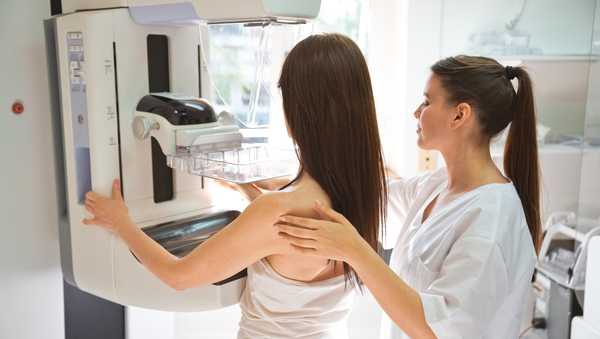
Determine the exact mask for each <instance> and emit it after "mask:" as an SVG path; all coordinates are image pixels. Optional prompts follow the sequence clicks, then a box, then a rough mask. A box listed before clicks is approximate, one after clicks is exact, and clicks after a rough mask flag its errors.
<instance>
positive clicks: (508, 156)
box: [504, 67, 541, 251]
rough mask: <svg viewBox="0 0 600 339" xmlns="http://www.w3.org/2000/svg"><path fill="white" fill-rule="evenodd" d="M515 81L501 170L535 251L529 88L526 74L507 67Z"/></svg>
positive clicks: (535, 168) (537, 226)
mask: <svg viewBox="0 0 600 339" xmlns="http://www.w3.org/2000/svg"><path fill="white" fill-rule="evenodd" d="M511 71H512V72H514V75H515V77H516V78H517V79H518V81H519V85H518V86H519V87H518V89H517V95H516V98H515V100H514V102H513V110H512V112H513V119H512V123H511V125H510V128H509V130H508V138H507V140H506V145H505V146H504V173H505V174H506V175H507V176H508V177H509V178H510V180H512V182H513V184H514V185H515V188H516V189H517V192H518V193H519V198H520V199H521V204H523V210H524V211H525V218H526V219H527V225H528V226H529V232H530V233H531V237H532V239H533V243H534V245H535V249H536V251H537V250H539V245H540V240H541V239H540V232H541V220H540V178H539V176H540V174H539V163H538V148H537V132H536V119H535V108H534V103H533V89H532V85H531V79H530V78H529V74H527V72H526V71H525V70H524V69H522V68H520V67H515V68H511Z"/></svg>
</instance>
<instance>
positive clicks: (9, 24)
mask: <svg viewBox="0 0 600 339" xmlns="http://www.w3.org/2000/svg"><path fill="white" fill-rule="evenodd" d="M48 16H50V1H40V0H2V1H1V2H0V42H1V44H2V48H0V154H1V156H2V160H1V161H0V163H1V165H2V166H1V169H0V188H1V190H2V195H1V198H0V214H1V215H2V222H0V224H1V225H2V226H1V227H2V235H1V236H0V304H1V305H2V310H1V311H0V338H11V339H12V338H19V339H30V338H31V339H38V338H45V339H54V338H63V337H64V335H63V332H64V330H63V306H62V305H63V299H62V276H61V273H60V266H59V248H58V235H57V225H56V219H57V217H56V214H57V211H56V207H55V206H56V204H55V202H56V198H55V186H54V180H55V177H54V175H55V172H54V163H53V161H54V160H53V159H54V157H53V147H52V130H51V120H50V119H51V117H50V111H49V104H48V103H49V99H48V96H49V94H48V80H47V75H46V74H47V71H46V57H45V54H46V53H45V45H44V31H43V22H42V20H43V19H45V18H47V17H48ZM15 99H21V100H23V101H24V103H25V112H24V113H23V114H21V115H19V116H17V115H14V114H13V113H12V112H11V105H12V103H13V101H14V100H15Z"/></svg>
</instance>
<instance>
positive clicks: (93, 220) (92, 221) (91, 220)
mask: <svg viewBox="0 0 600 339" xmlns="http://www.w3.org/2000/svg"><path fill="white" fill-rule="evenodd" d="M82 222H83V224H84V225H100V224H101V222H100V220H99V219H98V218H85V219H83V220H82Z"/></svg>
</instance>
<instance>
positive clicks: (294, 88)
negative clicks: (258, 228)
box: [279, 34, 387, 284]
mask: <svg viewBox="0 0 600 339" xmlns="http://www.w3.org/2000/svg"><path fill="white" fill-rule="evenodd" d="M279 87H280V88H281V93H282V97H283V109H284V114H285V118H286V121H287V124H288V127H289V130H290V134H291V137H292V139H293V140H294V142H295V143H296V145H297V146H298V159H299V160H300V166H301V169H300V172H299V174H298V176H297V177H296V179H294V181H295V180H297V179H298V178H299V177H300V176H301V175H302V173H303V172H307V173H308V174H310V175H311V176H312V177H313V178H314V179H315V180H316V181H317V183H318V184H319V185H320V186H321V188H322V189H323V190H324V191H325V192H326V193H327V195H328V196H329V198H330V199H331V203H332V207H333V209H335V210H336V211H338V212H339V213H341V214H343V215H344V216H346V218H347V219H348V220H349V221H350V222H351V223H352V224H353V225H354V227H355V228H356V229H357V230H358V233H360V235H361V236H362V237H363V238H364V239H365V240H366V241H367V243H369V245H371V247H372V248H373V249H375V250H378V239H379V235H380V232H383V223H384V219H385V211H386V204H387V189H386V187H387V186H386V182H385V169H384V162H383V155H382V150H381V143H380V140H379V131H378V126H377V117H376V112H375V102H374V99H373V90H372V87H371V78H370V76H369V70H368V67H367V63H366V61H365V58H364V57H363V54H362V53H361V51H360V49H359V47H358V46H357V45H356V44H355V43H354V42H353V41H352V40H351V39H349V38H347V37H345V36H343V35H340V34H317V35H311V36H309V37H308V38H306V39H304V40H302V41H301V42H299V43H298V44H297V45H296V46H295V47H294V48H293V49H292V50H291V51H290V53H289V54H288V56H287V58H286V59H285V62H284V64H283V68H282V70H281V76H280V78H279ZM344 275H345V276H346V281H347V282H348V281H350V282H351V283H352V284H354V283H358V284H360V279H359V278H358V276H357V275H356V272H354V271H353V270H352V269H351V268H350V267H349V266H348V265H347V264H346V263H344Z"/></svg>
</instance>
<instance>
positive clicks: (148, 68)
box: [0, 0, 600, 339]
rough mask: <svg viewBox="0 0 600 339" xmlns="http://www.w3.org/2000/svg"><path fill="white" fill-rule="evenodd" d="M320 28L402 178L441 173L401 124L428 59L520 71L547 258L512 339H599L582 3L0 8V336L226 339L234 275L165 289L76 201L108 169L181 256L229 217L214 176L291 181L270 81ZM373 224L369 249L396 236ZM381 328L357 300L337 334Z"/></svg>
mask: <svg viewBox="0 0 600 339" xmlns="http://www.w3.org/2000/svg"><path fill="white" fill-rule="evenodd" d="M300 31H302V32H300ZM318 32H339V33H342V34H345V35H348V36H349V37H351V38H352V39H354V41H355V42H357V44H358V45H359V46H360V48H361V50H362V51H363V53H364V54H365V56H366V58H367V61H368V63H369V71H370V73H371V76H372V78H371V79H372V85H373V91H374V92H373V93H374V96H375V99H376V108H377V114H378V116H377V119H378V121H379V125H380V135H381V137H382V145H383V147H384V151H385V160H386V165H390V168H392V169H393V170H394V171H395V172H396V173H398V174H400V175H406V176H414V175H417V174H419V172H421V171H424V170H435V169H436V168H438V167H441V166H443V165H444V164H443V159H441V158H440V157H439V156H438V155H437V154H435V152H427V151H422V150H418V149H417V147H415V138H414V137H415V133H414V128H415V119H414V117H413V116H412V113H413V112H414V109H415V108H416V107H418V106H419V105H420V104H421V102H422V101H423V85H425V84H426V82H427V79H428V77H429V75H430V68H429V67H430V66H431V65H432V64H433V63H434V62H435V61H437V60H439V59H441V58H444V57H448V56H451V55H457V54H472V55H482V56H489V57H493V58H495V59H497V60H499V61H500V62H501V63H502V64H504V65H509V66H523V67H524V68H526V69H527V71H528V72H529V74H530V75H531V77H532V82H533V84H534V97H535V99H536V114H537V120H538V121H537V122H538V152H539V162H540V167H541V172H542V173H541V180H542V182H541V190H542V211H541V214H542V221H544V222H545V228H544V231H545V232H546V239H547V241H548V242H547V244H548V246H547V248H546V249H544V251H543V254H542V255H540V257H539V259H540V261H539V263H538V270H537V273H536V277H535V278H534V280H535V281H532V286H531V293H530V296H529V300H523V307H524V311H523V319H522V324H521V329H522V335H521V337H520V338H519V339H550V338H557V339H569V338H572V339H600V288H599V286H600V238H599V236H598V235H596V236H593V234H594V233H593V232H592V230H593V229H594V227H596V226H594V225H596V222H597V221H598V219H599V218H600V199H599V198H598V197H600V180H599V179H598V178H599V177H598V173H600V62H599V61H600V0H574V1H567V0H428V1H419V0H323V1H321V0H214V1H210V0H3V1H0V36H1V37H2V38H1V39H0V40H1V41H2V43H3V48H2V52H1V53H0V61H1V62H0V65H2V66H0V67H2V71H1V72H0V74H2V80H1V81H0V91H1V92H2V95H1V96H0V107H3V108H4V109H3V110H1V111H0V128H1V129H2V132H1V135H2V143H0V152H1V154H2V156H3V161H2V165H3V166H2V175H0V184H1V185H2V187H3V193H4V194H3V197H4V199H3V201H2V203H1V204H0V206H3V209H2V216H3V222H2V225H3V233H2V237H0V277H2V279H1V280H0V281H2V282H1V283H0V300H1V301H2V304H3V306H4V310H3V312H1V314H2V315H0V338H23V339H30V338H31V339H37V338H48V339H73V338H86V339H99V338H115V339H192V338H194V339H196V338H210V339H213V338H231V337H234V335H235V333H236V330H237V329H236V327H237V324H238V321H239V319H240V314H239V312H240V311H239V307H238V306H236V304H237V303H238V300H239V297H240V293H241V292H242V291H243V288H244V284H245V277H244V276H245V272H244V271H242V272H238V273H237V274H235V275H233V276H232V277H229V278H228V279H225V280H223V281H221V282H219V283H218V284H214V285H209V286H204V287H199V288H192V289H187V290H185V291H175V290H172V289H171V288H170V287H168V286H166V285H165V284H164V283H162V282H161V281H160V280H159V279H158V278H156V277H154V276H153V275H152V274H151V273H150V272H149V271H148V270H147V269H146V268H144V267H143V266H142V265H141V264H140V263H139V262H138V261H137V259H136V258H135V256H134V255H133V254H132V253H131V252H130V251H129V249H128V248H127V247H126V246H125V245H124V244H123V243H122V242H121V241H119V240H118V239H117V238H116V237H115V236H113V235H112V234H110V233H109V232H107V231H105V230H103V229H101V228H98V227H89V226H86V225H82V224H81V220H82V219H83V218H84V217H86V216H87V215H86V212H85V209H84V206H83V205H82V202H83V200H84V198H85V197H84V195H85V193H86V192H87V191H90V190H93V191H96V192H98V193H100V194H103V195H107V194H109V192H110V188H111V183H112V181H113V179H115V178H119V179H120V180H121V184H122V185H121V187H122V193H123V196H124V199H125V201H126V203H127V206H128V208H129V212H130V214H131V216H132V218H133V221H134V222H135V223H136V224H137V225H139V226H140V227H141V229H142V230H143V231H144V232H145V233H146V234H147V235H149V236H150V237H151V238H152V239H154V240H155V241H156V242H157V243H159V244H160V245H161V246H162V247H164V248H165V249H166V250H168V251H169V252H170V253H172V254H173V255H175V256H178V257H183V256H184V255H186V254H187V253H189V252H190V251H192V250H193V249H194V248H196V247H197V246H198V245H199V244H201V243H202V242H203V241H205V240H206V239H208V238H209V237H210V236H211V235H212V234H214V233H215V232H217V231H219V230H220V229H222V227H223V226H225V225H227V224H228V223H230V222H231V221H232V220H234V219H235V218H236V217H237V216H238V215H239V214H240V211H241V210H242V209H243V207H244V206H245V205H244V203H245V202H244V201H243V199H242V198H241V197H240V196H239V194H237V193H236V192H233V191H228V190H227V189H224V188H223V187H221V186H219V185H217V184H216V182H215V180H214V179H218V180H222V181H229V182H233V183H248V182H255V181H257V180H260V179H266V178H275V177H279V176H281V175H287V174H290V173H291V174H292V175H293V174H295V172H294V170H295V169H297V158H296V154H295V153H294V149H293V147H291V148H289V149H282V148H280V147H279V146H280V145H282V144H283V142H281V143H280V141H283V140H284V138H287V131H286V128H285V121H284V117H283V114H282V112H281V109H282V105H281V102H278V101H277V100H278V99H279V98H278V97H277V96H278V95H279V90H278V89H277V86H276V85H277V84H276V82H277V81H276V79H277V77H278V76H279V71H280V69H281V65H280V64H279V62H280V61H282V60H283V58H284V57H285V55H286V53H287V52H288V51H289V50H290V49H291V47H292V46H293V45H294V44H295V43H296V42H297V41H299V40H300V39H302V37H303V35H305V34H311V33H318ZM267 78H268V79H267ZM515 85H516V83H515ZM275 133H277V137H279V135H281V136H282V139H281V140H279V139H278V140H277V141H275V140H274V138H273V135H275ZM503 140H504V139H503V138H502V136H500V137H499V138H498V140H496V143H495V144H494V146H493V150H492V151H493V152H492V155H493V156H494V161H496V162H497V163H498V164H499V167H502V161H503V154H502V143H503ZM292 146H293V145H292ZM240 202H241V203H240ZM559 225H562V226H559ZM386 233H387V238H389V241H388V242H387V247H386V248H389V247H391V246H392V245H393V243H395V241H396V240H397V229H396V228H394V227H386ZM586 252H587V259H586V258H585V254H586ZM541 253H542V252H541ZM584 276H585V279H583V277H584ZM380 318H381V308H380V306H379V305H378V304H377V303H376V302H375V301H374V300H372V298H371V299H370V297H368V296H365V297H362V296H360V297H358V298H357V300H356V303H355V306H354V308H353V310H352V313H351V316H350V318H349V321H348V328H349V329H350V331H349V332H350V336H349V339H363V338H378V337H379V336H378V335H379V334H380V330H379V328H380V326H379V322H380ZM541 327H543V328H541Z"/></svg>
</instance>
